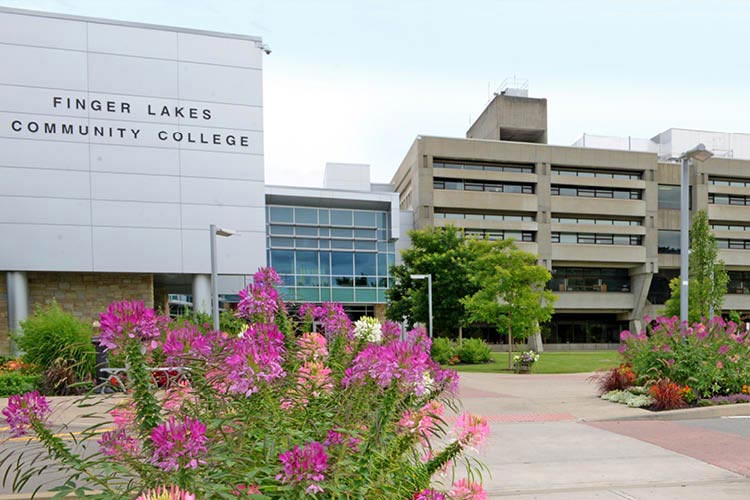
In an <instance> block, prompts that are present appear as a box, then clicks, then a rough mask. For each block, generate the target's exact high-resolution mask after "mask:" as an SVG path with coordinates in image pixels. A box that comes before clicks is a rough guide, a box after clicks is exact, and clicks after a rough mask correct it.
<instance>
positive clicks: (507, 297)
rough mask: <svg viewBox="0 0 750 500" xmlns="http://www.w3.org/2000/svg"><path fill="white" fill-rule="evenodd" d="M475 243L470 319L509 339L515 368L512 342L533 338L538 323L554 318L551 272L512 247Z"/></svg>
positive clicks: (465, 301)
mask: <svg viewBox="0 0 750 500" xmlns="http://www.w3.org/2000/svg"><path fill="white" fill-rule="evenodd" d="M497 243H503V242H490V241H483V240H473V241H471V242H470V244H469V246H470V247H471V248H472V249H473V250H472V253H473V254H474V255H476V259H475V260H474V261H473V262H472V263H471V265H470V266H469V271H470V274H469V277H470V281H471V282H472V283H473V284H474V285H475V286H476V291H475V292H474V293H473V294H472V295H470V296H467V297H466V298H464V299H463V300H462V302H463V304H464V306H465V307H466V310H467V312H468V319H469V320H470V321H475V322H483V323H488V324H491V325H494V326H495V327H496V328H497V330H498V332H499V333H505V334H507V335H508V339H509V342H508V345H509V347H510V350H509V351H508V365H509V368H512V364H513V361H512V359H513V355H512V349H513V347H512V346H513V342H512V339H517V338H525V337H528V336H529V335H532V334H533V333H534V332H535V331H536V329H537V328H538V327H539V323H542V322H544V321H547V320H549V319H550V317H551V316H552V312H553V310H554V308H553V304H554V302H555V300H556V299H557V297H556V296H555V295H554V294H553V293H552V292H551V291H550V290H546V289H545V288H544V287H545V284H546V283H547V282H548V281H549V280H550V278H551V276H550V273H549V271H547V269H545V268H544V267H542V266H540V265H538V264H537V257H536V256H535V255H533V254H530V253H528V252H524V251H522V250H519V249H518V248H517V247H516V246H515V245H513V244H512V243H511V244H509V245H498V244H497Z"/></svg>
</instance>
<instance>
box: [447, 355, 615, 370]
mask: <svg viewBox="0 0 750 500" xmlns="http://www.w3.org/2000/svg"><path fill="white" fill-rule="evenodd" d="M620 363H621V360H620V355H619V353H618V352H617V351H568V352H543V353H542V354H541V355H540V356H539V361H537V362H536V363H534V367H533V368H532V370H531V373H582V372H593V371H596V370H599V369H602V368H604V369H606V368H612V367H613V366H617V365H619V364H620ZM451 368H453V369H455V370H458V371H459V372H474V373H503V372H505V373H510V370H508V353H507V352H493V353H492V362H490V363H483V364H480V365H462V364H458V365H454V366H452V367H451Z"/></svg>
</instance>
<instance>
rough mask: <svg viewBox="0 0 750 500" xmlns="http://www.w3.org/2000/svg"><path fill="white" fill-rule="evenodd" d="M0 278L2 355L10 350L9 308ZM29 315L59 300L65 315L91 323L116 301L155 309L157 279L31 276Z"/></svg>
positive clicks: (55, 274)
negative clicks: (41, 306) (140, 303)
mask: <svg viewBox="0 0 750 500" xmlns="http://www.w3.org/2000/svg"><path fill="white" fill-rule="evenodd" d="M0 278H2V279H0V354H4V353H7V352H8V351H9V349H10V343H9V340H8V305H7V302H6V301H4V297H6V295H7V294H6V292H5V287H6V284H5V275H4V273H3V276H1V277H0ZM28 280H29V314H30V315H31V314H33V313H34V310H35V309H36V307H37V306H40V305H45V304H49V303H50V302H52V300H53V299H54V300H56V301H57V303H58V304H60V307H62V309H63V311H66V312H69V313H72V314H73V315H74V316H76V317H77V318H78V319H80V320H81V321H85V322H87V323H92V322H93V321H94V320H96V319H98V317H99V313H100V312H102V311H104V309H106V307H107V306H108V305H109V304H110V303H111V302H114V301H116V300H123V299H128V300H142V301H144V302H145V303H146V305H147V306H148V307H153V306H154V279H153V275H151V274H132V273H58V272H29V273H28Z"/></svg>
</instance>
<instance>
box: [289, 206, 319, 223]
mask: <svg viewBox="0 0 750 500" xmlns="http://www.w3.org/2000/svg"><path fill="white" fill-rule="evenodd" d="M294 222H295V223H297V224H317V223H318V209H317V208H295V209H294Z"/></svg>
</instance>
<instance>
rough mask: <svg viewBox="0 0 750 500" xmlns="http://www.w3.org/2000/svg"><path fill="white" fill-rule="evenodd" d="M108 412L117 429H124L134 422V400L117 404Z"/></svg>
mask: <svg viewBox="0 0 750 500" xmlns="http://www.w3.org/2000/svg"><path fill="white" fill-rule="evenodd" d="M109 414H110V415H111V416H112V422H113V423H114V424H115V427H116V428H118V429H125V428H127V427H130V426H131V425H133V422H135V402H134V401H133V400H132V399H131V400H128V401H125V402H123V403H120V404H118V405H117V406H115V407H114V408H112V410H110V412H109Z"/></svg>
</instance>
